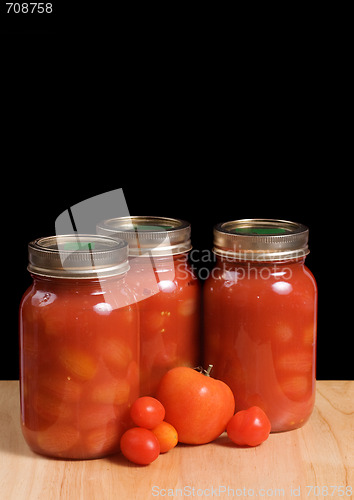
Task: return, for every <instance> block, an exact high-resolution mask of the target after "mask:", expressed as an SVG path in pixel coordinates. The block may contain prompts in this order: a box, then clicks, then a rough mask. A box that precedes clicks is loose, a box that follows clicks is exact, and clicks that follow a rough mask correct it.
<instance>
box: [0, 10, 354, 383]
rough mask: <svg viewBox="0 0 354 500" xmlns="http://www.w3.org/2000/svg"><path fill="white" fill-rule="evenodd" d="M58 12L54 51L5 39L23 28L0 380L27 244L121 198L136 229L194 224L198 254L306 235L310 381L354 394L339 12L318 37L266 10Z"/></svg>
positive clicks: (6, 194) (11, 110) (23, 280)
mask: <svg viewBox="0 0 354 500" xmlns="http://www.w3.org/2000/svg"><path fill="white" fill-rule="evenodd" d="M60 5H61V9H62V12H66V14H65V15H63V17H61V18H60V19H59V22H58V23H56V27H55V30H54V29H53V36H50V37H49V36H47V37H46V36H33V37H31V36H29V35H28V34H27V35H25V33H24V35H25V36H19V35H18V32H14V31H12V35H11V34H10V32H11V30H13V29H14V26H15V25H16V26H15V27H19V24H18V21H17V20H16V19H18V18H16V19H15V21H14V22H15V24H12V25H11V23H10V21H8V18H6V16H5V18H4V16H2V26H1V27H2V29H3V31H2V32H3V33H4V34H5V35H6V36H5V37H4V47H5V50H4V53H3V56H4V57H3V61H2V74H3V87H2V94H1V103H2V131H1V145H2V149H1V160H2V161H1V164H2V182H1V187H2V195H3V196H2V198H1V202H2V237H1V239H2V244H1V255H2V259H1V262H2V287H3V291H2V318H3V330H2V346H3V348H2V349H0V353H1V354H0V356H1V359H0V378H1V379H16V378H17V377H18V307H19V303H20V300H21V297H22V294H23V293H24V291H25V290H26V288H27V287H28V286H29V284H30V283H31V278H30V276H29V274H28V272H27V270H26V266H27V244H28V242H29V241H31V240H33V239H35V238H37V237H40V236H46V235H51V234H53V233H54V231H55V226H54V223H55V219H56V218H57V217H58V215H59V214H60V213H62V212H63V211H65V210H66V209H68V208H69V207H70V206H72V205H75V204H77V203H79V202H80V201H82V200H85V199H88V198H90V197H92V196H96V195H99V194H101V193H104V192H106V191H110V190H113V189H118V188H123V191H124V195H125V198H126V201H127V205H128V208H129V212H130V214H131V215H137V214H138V215H161V216H168V217H177V218H182V219H185V220H188V221H190V222H191V224H192V243H193V246H194V248H197V249H200V250H202V249H211V247H212V228H213V225H214V224H215V223H218V222H222V221H227V220H232V219H236V218H257V217H258V218H279V219H288V220H292V221H297V222H301V223H303V224H306V225H307V226H309V229H310V240H309V246H310V250H311V253H310V255H309V256H308V257H307V265H308V267H309V268H310V269H311V271H312V272H313V274H314V275H315V277H316V280H317V283H318V288H319V315H318V361H317V377H318V378H319V379H352V378H353V359H352V351H353V350H352V338H351V337H352V331H353V327H352V317H353V313H352V310H353V300H352V295H353V292H352V289H353V271H352V262H353V256H352V246H353V243H352V241H353V220H352V217H353V201H352V200H353V189H352V184H353V181H352V165H353V155H352V136H351V129H350V125H351V119H352V118H351V117H352V116H353V109H352V108H353V105H352V100H351V94H352V90H351V88H350V81H351V80H350V78H349V71H350V67H351V65H350V64H349V63H348V61H350V60H351V55H349V56H348V50H346V47H348V46H349V45H350V44H348V37H349V33H350V32H349V31H348V30H347V29H346V27H345V26H344V25H343V18H344V17H345V15H344V13H343V12H342V13H339V14H338V15H339V18H340V20H341V23H340V26H339V25H338V22H337V20H336V13H335V12H334V10H333V8H331V11H330V12H328V13H327V14H328V17H327V18H326V20H325V22H324V21H323V19H321V18H320V16H323V15H325V14H326V12H325V11H324V10H322V11H321V12H318V11H316V12H315V13H312V12H309V11H307V12H306V15H305V16H304V15H303V13H302V12H292V13H291V16H290V17H289V15H288V14H287V13H285V12H283V13H280V17H281V16H282V17H281V19H279V17H278V18H277V17H276V16H275V11H273V12H269V13H268V14H269V16H270V19H269V18H268V19H266V18H265V17H264V14H265V12H264V11H263V12H255V10H253V11H252V12H251V13H247V14H246V15H245V14H244V13H242V14H240V13H238V14H237V15H236V16H235V15H234V13H233V15H232V16H231V15H229V13H228V12H225V11H223V12H221V11H217V10H216V9H215V8H213V9H212V10H208V9H207V8H205V9H204V10H203V11H202V10H198V12H189V15H188V16H185V15H184V14H185V13H184V12H183V11H179V12H177V11H176V12H174V14H173V16H171V15H170V13H167V12H162V16H160V17H158V16H157V11H158V10H159V8H158V7H156V10H155V12H153V14H154V16H153V17H154V19H153V20H154V22H151V19H147V18H146V17H145V12H142V11H141V10H139V9H137V8H135V9H133V10H134V12H133V13H130V15H129V16H126V14H125V13H124V14H123V15H119V13H118V15H116V16H111V15H110V12H107V11H105V10H104V9H103V8H98V7H97V9H96V10H97V15H98V17H97V18H96V17H95V20H96V21H95V23H86V22H85V18H84V16H83V17H81V22H75V21H74V15H73V16H71V15H69V14H68V12H69V11H68V10H67V9H68V6H67V4H65V2H62V3H61V4H60ZM269 8H270V7H269V6H267V9H269ZM78 10H79V9H78ZM276 10H277V14H279V12H278V7H276ZM57 12H59V11H57ZM80 12H84V11H83V10H81V11H80ZM92 14H96V11H95V12H92ZM99 14H100V15H101V16H99ZM155 14H156V15H155ZM159 14H161V12H159ZM208 14H209V15H208ZM290 18H291V19H292V20H293V21H294V23H293V24H291V23H290ZM42 19H45V18H42ZM53 19H54V17H53ZM172 19H178V22H176V24H175V25H174V24H173V23H172ZM4 20H5V24H4ZM101 21H103V22H102V23H101ZM109 21H110V22H109ZM41 22H42V21H41ZM69 24H70V28H68V26H69ZM5 25H6V26H7V33H6V30H5V31H4V26H5ZM6 26H5V27H6ZM123 26H124V27H125V30H124V29H122V28H123ZM42 27H43V29H45V27H44V26H42ZM47 27H49V28H50V26H49V25H47ZM143 28H144V29H143ZM41 29H42V28H41ZM50 31H52V29H51V28H50ZM54 35H55V36H54Z"/></svg>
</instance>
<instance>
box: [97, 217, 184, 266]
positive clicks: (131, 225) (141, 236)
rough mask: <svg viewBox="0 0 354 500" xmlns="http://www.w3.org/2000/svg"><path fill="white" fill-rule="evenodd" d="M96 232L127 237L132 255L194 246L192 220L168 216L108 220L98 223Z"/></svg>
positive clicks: (172, 252) (170, 252) (177, 251)
mask: <svg viewBox="0 0 354 500" xmlns="http://www.w3.org/2000/svg"><path fill="white" fill-rule="evenodd" d="M97 233H98V234H103V235H106V236H109V237H111V238H121V239H123V240H125V241H126V242H127V243H128V245H129V255H130V256H131V257H142V256H148V255H152V256H167V255H177V254H181V253H185V252H188V251H189V250H191V248H192V246H191V239H190V236H191V226H190V224H189V222H186V221H183V220H181V219H171V218H169V217H153V216H134V217H117V218H114V219H107V220H105V221H103V222H101V223H100V224H98V225H97Z"/></svg>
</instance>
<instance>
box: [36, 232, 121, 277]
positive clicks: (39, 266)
mask: <svg viewBox="0 0 354 500" xmlns="http://www.w3.org/2000/svg"><path fill="white" fill-rule="evenodd" d="M28 257H29V265H28V268H27V269H28V271H29V272H31V273H33V274H36V275H40V276H48V277H55V278H76V279H77V278H80V279H81V278H106V277H110V276H116V275H119V274H123V273H126V272H127V271H128V270H129V264H128V245H127V243H126V242H125V241H123V240H117V239H112V238H107V237H104V236H97V235H91V234H68V235H58V236H49V237H44V238H38V239H36V240H34V241H32V242H30V243H29V245H28Z"/></svg>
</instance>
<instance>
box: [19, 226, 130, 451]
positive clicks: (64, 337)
mask: <svg viewBox="0 0 354 500" xmlns="http://www.w3.org/2000/svg"><path fill="white" fill-rule="evenodd" d="M127 256H128V248H127V244H126V243H125V242H124V241H120V242H118V241H116V240H112V239H110V238H105V237H100V236H97V235H96V236H95V235H85V236H83V235H68V236H53V237H46V238H39V239H38V240H35V241H34V242H31V243H30V244H29V266H28V269H29V271H30V273H31V276H32V278H33V283H32V285H31V286H30V287H29V289H28V290H27V291H26V293H25V294H24V296H23V298H22V301H21V306H20V325H19V326H20V331H19V337H20V395H21V424H22V432H23V435H24V437H25V439H26V441H27V443H28V445H29V446H30V448H31V449H32V450H33V451H35V452H37V453H40V454H43V455H47V456H52V457H60V458H70V459H86V458H97V457H102V456H105V455H109V454H112V453H116V452H118V451H119V449H120V447H119V443H120V438H121V436H122V434H123V433H124V432H125V430H126V429H127V428H128V427H129V426H130V425H131V419H130V415H129V409H130V406H131V404H132V403H133V402H134V400H135V399H136V398H137V397H138V392H139V331H138V329H139V323H138V310H137V305H136V303H135V298H134V295H133V293H132V292H131V291H130V290H129V288H128V287H127V285H126V283H125V276H126V272H127V270H128V267H129V266H128V257H127Z"/></svg>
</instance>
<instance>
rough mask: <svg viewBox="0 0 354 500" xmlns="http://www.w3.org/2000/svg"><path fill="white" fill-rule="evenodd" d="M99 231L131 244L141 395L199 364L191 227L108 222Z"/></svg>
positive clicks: (176, 222) (154, 221) (170, 222)
mask: <svg viewBox="0 0 354 500" xmlns="http://www.w3.org/2000/svg"><path fill="white" fill-rule="evenodd" d="M97 232H98V233H99V234H104V235H107V236H110V237H117V238H121V239H124V240H125V241H127V242H128V244H129V263H130V271H129V272H128V275H127V282H128V284H129V287H130V288H131V289H132V290H134V292H135V295H136V297H137V301H138V306H139V313H140V345H141V359H140V382H141V387H140V394H141V395H143V396H146V395H154V394H155V393H156V390H157V387H158V384H159V381H160V379H161V377H162V376H163V375H164V373H166V372H167V371H168V370H169V369H171V368H174V367H176V366H189V367H194V366H197V365H198V364H199V361H200V360H199V344H200V300H201V287H200V283H199V280H198V279H197V277H196V276H195V275H194V273H193V271H192V268H191V266H190V264H189V262H188V254H189V251H190V250H191V240H190V235H191V227H190V224H189V223H188V222H185V221H182V220H180V219H172V218H167V217H137V216H136V217H121V218H115V219H108V220H105V221H103V222H102V223H100V224H99V225H98V226H97Z"/></svg>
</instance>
